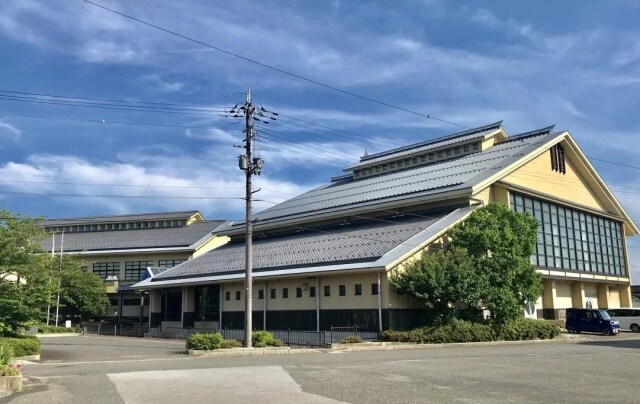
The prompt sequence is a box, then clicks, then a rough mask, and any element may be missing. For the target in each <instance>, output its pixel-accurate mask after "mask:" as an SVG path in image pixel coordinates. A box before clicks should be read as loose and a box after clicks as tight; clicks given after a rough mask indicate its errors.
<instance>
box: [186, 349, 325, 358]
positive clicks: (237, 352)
mask: <svg viewBox="0 0 640 404" xmlns="http://www.w3.org/2000/svg"><path fill="white" fill-rule="evenodd" d="M324 351H326V350H323V349H317V348H290V347H278V348H231V349H216V350H214V351H204V350H197V349H187V350H186V353H187V355H189V356H201V357H218V356H256V355H292V354H301V353H320V352H324Z"/></svg>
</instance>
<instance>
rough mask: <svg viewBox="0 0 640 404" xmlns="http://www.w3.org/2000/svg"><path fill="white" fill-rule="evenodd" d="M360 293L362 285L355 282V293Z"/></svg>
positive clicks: (357, 294)
mask: <svg viewBox="0 0 640 404" xmlns="http://www.w3.org/2000/svg"><path fill="white" fill-rule="evenodd" d="M361 294H362V285H361V284H359V283H356V287H355V295H356V296H360V295H361Z"/></svg>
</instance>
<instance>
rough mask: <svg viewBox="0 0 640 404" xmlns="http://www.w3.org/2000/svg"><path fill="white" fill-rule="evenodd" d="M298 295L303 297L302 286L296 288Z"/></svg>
mask: <svg viewBox="0 0 640 404" xmlns="http://www.w3.org/2000/svg"><path fill="white" fill-rule="evenodd" d="M296 297H302V288H296Z"/></svg>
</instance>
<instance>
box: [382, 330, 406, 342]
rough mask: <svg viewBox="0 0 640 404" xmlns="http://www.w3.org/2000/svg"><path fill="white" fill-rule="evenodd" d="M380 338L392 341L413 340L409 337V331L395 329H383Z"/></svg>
mask: <svg viewBox="0 0 640 404" xmlns="http://www.w3.org/2000/svg"><path fill="white" fill-rule="evenodd" d="M378 339H379V340H380V341H390V342H410V341H411V340H410V339H409V332H408V331H393V330H386V331H382V332H381V333H380V337H379V338H378Z"/></svg>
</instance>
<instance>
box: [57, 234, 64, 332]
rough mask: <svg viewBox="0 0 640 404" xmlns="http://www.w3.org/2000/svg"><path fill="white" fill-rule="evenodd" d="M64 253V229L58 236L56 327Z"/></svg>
mask: <svg viewBox="0 0 640 404" xmlns="http://www.w3.org/2000/svg"><path fill="white" fill-rule="evenodd" d="M63 253H64V230H62V235H61V238H60V273H59V274H58V297H57V298H56V327H57V326H58V315H59V313H60V283H61V280H62V254H63Z"/></svg>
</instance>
